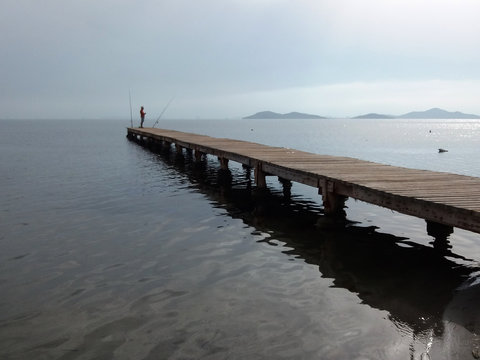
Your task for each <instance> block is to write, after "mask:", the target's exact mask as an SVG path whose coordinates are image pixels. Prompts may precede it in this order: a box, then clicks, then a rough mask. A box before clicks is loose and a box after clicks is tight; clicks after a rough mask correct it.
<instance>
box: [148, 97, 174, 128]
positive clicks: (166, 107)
mask: <svg viewBox="0 0 480 360" xmlns="http://www.w3.org/2000/svg"><path fill="white" fill-rule="evenodd" d="M174 98H175V97H172V98H171V99H170V101H169V102H168V103H167V105H165V107H164V108H163V110H162V112H161V113H160V116H159V117H158V119H157V121H155V124H153V126H152V128H154V127H155V126H156V125H157V124H158V122H159V121H160V118H161V117H162V115H163V113H164V112H165V111H167V109H168V107H169V106H170V103H171V102H172V101H173V99H174Z"/></svg>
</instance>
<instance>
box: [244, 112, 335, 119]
mask: <svg viewBox="0 0 480 360" xmlns="http://www.w3.org/2000/svg"><path fill="white" fill-rule="evenodd" d="M244 119H326V118H325V117H323V116H318V115H311V114H303V113H299V112H290V113H288V114H279V113H276V112H273V111H261V112H258V113H256V114H253V115H250V116H246V117H244Z"/></svg>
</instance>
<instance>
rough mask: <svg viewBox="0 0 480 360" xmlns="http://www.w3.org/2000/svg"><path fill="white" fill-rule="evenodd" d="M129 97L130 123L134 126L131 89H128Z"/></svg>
mask: <svg viewBox="0 0 480 360" xmlns="http://www.w3.org/2000/svg"><path fill="white" fill-rule="evenodd" d="M128 99H129V100H130V125H131V126H132V128H133V115H132V95H131V94H130V89H128Z"/></svg>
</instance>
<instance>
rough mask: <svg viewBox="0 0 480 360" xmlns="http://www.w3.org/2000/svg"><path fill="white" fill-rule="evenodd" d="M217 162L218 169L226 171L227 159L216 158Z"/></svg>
mask: <svg viewBox="0 0 480 360" xmlns="http://www.w3.org/2000/svg"><path fill="white" fill-rule="evenodd" d="M218 160H219V161H220V169H222V170H228V159H227V158H223V157H218Z"/></svg>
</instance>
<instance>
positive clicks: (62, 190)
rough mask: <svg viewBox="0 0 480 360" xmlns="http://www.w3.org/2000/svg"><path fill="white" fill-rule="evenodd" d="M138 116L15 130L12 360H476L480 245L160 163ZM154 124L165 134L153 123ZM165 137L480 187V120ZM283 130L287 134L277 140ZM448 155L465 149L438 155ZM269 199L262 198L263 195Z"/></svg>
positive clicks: (0, 350) (1, 268) (9, 132)
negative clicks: (329, 215)
mask: <svg viewBox="0 0 480 360" xmlns="http://www.w3.org/2000/svg"><path fill="white" fill-rule="evenodd" d="M128 125H129V122H124V121H106V120H104V121H27V120H25V121H7V120H3V121H0V131H1V135H2V138H1V140H0V292H1V294H2V295H1V297H0V358H1V359H198V358H203V359H279V358H280V359H281V358H285V359H420V358H423V359H426V358H428V357H430V358H431V359H474V358H475V356H478V355H480V333H479V331H480V312H479V307H478V304H479V303H480V302H479V301H480V285H479V283H480V281H478V276H479V274H480V273H479V260H480V235H477V234H473V233H470V232H467V231H463V230H460V229H455V231H454V233H453V234H451V235H450V237H449V239H448V240H449V243H438V242H435V243H434V239H433V238H432V237H431V236H429V235H428V234H427V232H426V229H425V221H423V220H421V219H416V218H412V217H408V216H405V215H402V214H398V213H395V212H392V211H390V210H387V209H383V208H379V207H376V206H372V205H368V204H365V203H362V202H358V201H354V200H349V201H347V206H348V209H347V217H348V220H349V221H350V222H349V224H348V225H347V226H345V227H343V228H341V229H335V230H325V229H323V230H322V229H319V228H317V227H315V226H314V224H315V223H316V221H317V220H318V218H320V217H321V216H322V213H321V210H322V209H321V197H320V196H319V195H318V194H317V193H316V191H315V189H310V188H308V187H305V186H302V185H298V184H294V185H293V188H292V197H291V199H290V200H289V199H286V198H284V197H283V194H282V187H281V185H280V184H279V183H278V181H277V180H276V179H275V178H268V186H269V189H270V190H271V191H270V194H269V195H267V196H266V197H265V198H260V197H258V194H257V193H256V192H255V191H251V190H252V189H251V188H252V187H253V185H251V184H250V181H249V180H248V179H247V173H246V171H245V170H244V169H242V168H241V167H240V166H238V165H235V164H231V170H232V187H231V188H227V187H221V186H219V185H218V180H219V172H218V168H219V166H218V163H217V161H216V159H215V158H213V157H208V159H207V161H205V162H204V163H203V164H201V165H198V164H194V163H193V162H192V159H191V158H190V157H189V156H188V154H185V156H184V157H183V158H182V159H179V157H178V156H177V154H176V153H175V151H174V149H171V151H170V152H168V153H167V152H163V153H161V154H156V153H152V152H150V151H148V150H146V149H144V148H142V147H140V146H138V145H137V144H135V143H133V142H129V141H128V140H127V139H126V138H125V135H126V129H125V127H126V126H128ZM147 126H148V122H147ZM161 127H164V128H169V129H176V130H182V131H191V132H197V133H202V134H208V135H213V136H220V137H228V138H237V139H243V140H249V141H255V142H260V143H265V144H270V145H276V146H284V147H291V148H296V149H300V150H306V151H311V152H316V153H321V154H333V155H342V156H351V157H356V158H361V159H366V160H371V161H377V162H382V163H387V164H393V165H399V166H406V167H413V168H421V169H431V170H437V171H446V172H454V173H460V174H466V175H472V176H480V163H479V162H478V149H480V121H473V120H472V121H470V120H421V121H413V120H401V121H400V120H320V121H318V120H316V121H312V120H299V121H292V120H288V121H287V120H267V121H265V120H262V121H258V120H241V121H240V120H223V121H220V120H215V121H214V120H175V121H173V120H171V121H167V120H165V121H163V123H162V124H161ZM272 129H273V130H272ZM438 148H446V149H448V150H449V152H448V153H443V154H439V153H438V150H437V149H438ZM253 190H254V189H253Z"/></svg>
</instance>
